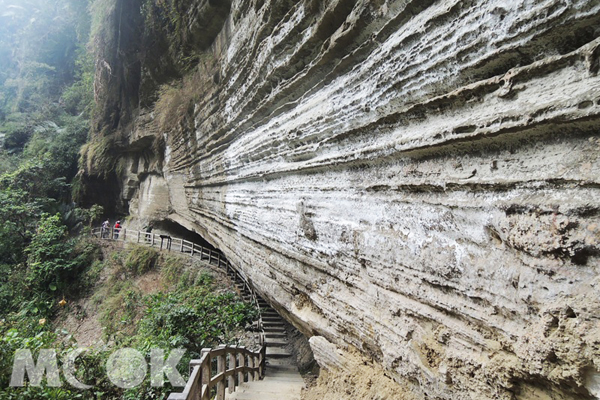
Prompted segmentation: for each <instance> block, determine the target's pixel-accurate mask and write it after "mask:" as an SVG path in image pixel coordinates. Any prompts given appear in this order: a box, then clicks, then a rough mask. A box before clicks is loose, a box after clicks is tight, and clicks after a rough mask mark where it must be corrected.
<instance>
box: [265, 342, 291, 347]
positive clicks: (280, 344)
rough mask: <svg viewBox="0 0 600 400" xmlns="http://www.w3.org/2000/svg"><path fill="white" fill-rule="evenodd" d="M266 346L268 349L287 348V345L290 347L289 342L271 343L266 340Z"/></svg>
mask: <svg viewBox="0 0 600 400" xmlns="http://www.w3.org/2000/svg"><path fill="white" fill-rule="evenodd" d="M266 344H267V347H286V346H287V345H289V342H288V341H287V340H286V341H280V340H278V341H270V340H266Z"/></svg>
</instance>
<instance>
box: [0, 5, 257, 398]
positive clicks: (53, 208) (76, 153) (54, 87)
mask: <svg viewBox="0 0 600 400" xmlns="http://www.w3.org/2000/svg"><path fill="white" fill-rule="evenodd" d="M150 3H152V2H144V4H145V5H146V6H147V5H149V4H150ZM167 3H168V2H167ZM167 3H165V2H156V4H157V7H158V9H157V10H158V11H159V12H163V11H165V10H167V9H169V12H170V13H171V14H172V12H174V11H175V10H174V9H173V8H172V7H171V6H169V5H168V4H167ZM175 3H177V4H179V2H175ZM175 3H173V4H175ZM132 4H133V3H127V2H119V1H116V0H20V1H19V2H16V1H15V2H14V4H13V2H11V1H10V0H8V1H1V0H0V219H1V220H2V224H0V399H100V398H102V399H140V400H142V399H156V398H164V397H165V396H164V395H165V394H166V393H167V392H169V391H170V390H172V388H171V387H169V386H168V385H167V386H165V387H162V388H154V387H151V386H150V383H149V382H148V380H146V381H144V383H143V384H142V385H141V387H137V388H135V389H130V390H124V389H119V388H118V387H116V386H115V385H113V384H112V383H111V382H110V381H109V379H108V377H107V371H106V362H107V359H108V356H109V355H110V353H111V352H112V350H114V349H116V348H123V347H132V348H135V349H138V350H139V351H141V352H142V354H145V355H148V354H149V352H150V350H151V349H152V348H157V347H158V348H161V349H163V350H164V351H165V353H167V354H168V353H169V351H170V350H171V349H175V348H184V349H185V350H186V354H185V356H184V358H183V359H182V361H181V362H180V363H179V365H178V368H180V369H181V372H182V375H184V377H186V378H187V369H188V368H187V363H188V361H189V360H190V359H191V358H197V357H199V356H200V354H199V353H200V350H201V349H202V348H203V347H210V346H214V345H217V344H220V343H235V342H237V340H238V339H237V337H238V335H239V333H240V332H241V330H243V327H244V326H245V325H246V324H247V323H249V322H250V321H251V320H252V319H253V318H254V317H255V310H254V309H253V308H252V307H251V306H249V305H248V304H246V303H243V302H241V301H240V300H239V299H238V298H237V296H236V295H234V294H233V293H232V292H230V291H223V290H222V289H220V288H219V286H218V285H217V283H216V282H215V279H214V276H213V275H212V274H211V273H210V272H208V271H205V270H202V269H200V268H198V266H194V267H193V268H192V267H190V266H189V265H186V263H184V262H182V261H181V259H178V258H176V257H168V256H165V255H162V254H159V253H158V252H156V251H155V250H153V249H148V248H145V247H139V248H135V249H132V250H131V251H130V252H129V253H122V254H121V253H115V252H111V251H109V250H108V249H102V248H101V247H100V246H99V244H97V243H95V242H93V241H92V240H91V239H89V238H85V236H82V235H80V233H81V232H84V231H85V228H86V227H87V228H89V227H91V226H92V225H93V224H94V223H98V222H99V221H100V220H101V219H100V218H101V217H102V216H103V214H104V210H103V209H102V207H100V206H97V205H95V206H93V207H91V208H89V209H83V208H80V207H78V206H77V205H76V204H75V203H74V202H73V199H74V198H76V196H74V194H75V195H76V194H78V193H79V194H82V193H83V192H84V191H85V189H86V186H85V185H84V184H82V181H81V180H80V179H85V178H81V176H82V173H81V172H80V170H81V169H83V170H87V171H95V173H96V176H102V175H104V178H106V177H107V176H108V175H109V174H115V173H118V169H119V168H120V164H119V160H118V151H116V150H118V148H119V145H120V142H119V140H118V135H117V134H116V133H115V132H114V126H112V125H110V124H108V125H110V126H109V127H107V126H108V125H107V124H105V123H104V122H106V121H107V120H109V119H110V118H113V114H114V111H110V110H109V111H107V110H106V109H105V108H106V107H103V106H102V104H104V105H105V104H108V103H109V102H110V101H113V97H115V96H113V95H114V94H115V92H114V91H111V90H112V89H110V90H108V89H107V90H106V91H104V92H103V91H102V90H101V89H99V88H98V86H97V87H96V89H97V90H96V93H94V80H95V78H98V76H95V73H96V69H95V64H96V62H97V63H99V64H98V65H100V66H101V67H100V68H98V71H99V72H98V73H99V74H100V75H102V74H106V73H110V72H111V69H110V68H113V67H114V68H118V67H119V66H118V65H116V63H115V60H109V61H110V62H111V63H112V67H111V65H109V63H108V62H107V61H106V60H105V59H104V58H102V57H99V56H101V55H103V54H109V53H111V54H112V53H113V50H114V49H112V48H111V46H113V45H114V44H115V43H116V41H117V40H116V36H117V31H116V30H115V29H114V28H115V27H117V26H118V25H115V21H116V20H115V15H116V7H121V8H122V9H123V8H125V9H127V7H130V8H131V7H133V8H135V7H134V6H135V5H132ZM182 10H183V8H181V7H179V11H178V12H182ZM155 11H156V10H155ZM130 12H131V9H130ZM171 14H169V15H171ZM90 15H93V18H92V17H90ZM154 15H155V16H157V15H158V14H154ZM173 15H174V14H173ZM148 18H149V17H148ZM172 22H173V23H174V24H178V23H179V20H178V19H174V20H173V21H172ZM119 27H121V26H119ZM123 27H124V25H123ZM156 29H158V28H156ZM175 30H177V29H175ZM91 31H93V36H92V39H90V37H91V36H90V32H91ZM119 32H120V31H119ZM179 45H180V44H178V46H179ZM88 47H89V48H93V49H94V51H93V55H92V54H91V52H90V51H88ZM114 53H116V52H114ZM94 57H99V58H98V59H97V60H94ZM100 77H102V76H100ZM198 79H199V78H198V75H193V74H190V75H189V76H188V77H186V78H184V80H183V81H182V82H183V85H182V87H179V86H177V87H173V88H170V87H168V86H164V87H163V89H162V91H161V94H162V96H161V101H160V102H159V103H158V105H157V107H156V109H157V111H158V112H159V114H160V115H159V120H160V123H161V124H164V125H168V124H170V123H171V122H172V121H170V120H169V119H168V118H169V115H175V116H177V117H179V116H184V115H185V114H186V113H188V112H189V109H190V104H191V100H192V99H193V96H194V95H195V92H193V91H191V90H189V89H184V88H185V87H187V86H193V84H196V83H198V84H200V83H201V82H199V81H194V80H198ZM115 85H116V86H119V84H118V83H116V84H115ZM111 96H113V97H111ZM116 98H120V97H119V96H116ZM94 99H96V101H99V102H101V103H102V102H104V103H102V104H100V107H98V106H97V105H95V104H94ZM99 99H100V100H99ZM111 104H112V103H111ZM99 110H100V111H99ZM101 112H104V113H107V114H106V115H108V116H109V117H110V118H108V117H106V115H103V116H101V117H98V116H97V115H98V114H99V113H101ZM111 113H112V114H111ZM90 121H95V122H97V126H96V127H95V129H96V130H95V131H97V133H101V134H98V135H93V136H91V137H92V138H93V139H91V140H88V137H89V132H90V130H91V125H92V123H91V122H90ZM114 121H118V118H117V117H114ZM100 122H102V123H100ZM163 145H164V144H163V143H161V142H160V141H157V142H156V143H155V146H156V147H160V146H163ZM115 149H116V150H115ZM87 190H90V189H89V187H88V189H87ZM88 194H89V193H88ZM94 196H95V195H93V196H91V197H94ZM149 276H151V277H152V279H150V278H148V277H149ZM149 282H150V283H149ZM149 285H150V286H152V285H154V286H152V287H151V288H150V289H149V288H148V286H149ZM84 303H85V304H88V305H89V307H90V309H91V310H92V311H85V312H84V311H83V309H82V307H81V304H84ZM87 312H90V313H92V312H93V313H94V315H87V314H86V313H87ZM88 319H92V320H95V321H96V323H97V324H98V325H99V327H98V329H97V331H98V332H101V333H102V334H101V335H99V336H102V339H103V340H104V341H105V343H110V346H106V347H101V346H98V347H96V348H94V349H91V350H89V351H87V352H86V353H85V354H84V355H82V356H80V357H79V358H78V359H77V360H78V361H77V365H76V366H77V372H76V377H77V379H79V381H81V382H84V383H85V384H87V385H91V386H93V387H92V388H91V389H88V390H80V389H76V388H74V387H72V386H70V385H69V384H68V383H67V382H66V381H65V380H64V377H63V379H62V384H63V385H62V387H58V388H54V387H48V385H46V384H45V382H44V381H43V382H42V383H43V384H42V386H41V387H35V386H30V385H26V386H25V387H22V388H18V387H9V380H10V377H11V371H12V366H13V358H14V354H15V351H16V350H18V349H30V350H31V351H32V353H33V357H34V359H36V360H37V357H38V354H39V351H40V350H41V349H49V348H52V349H56V351H57V356H58V357H57V360H58V364H59V367H61V366H62V362H63V357H64V356H66V355H67V354H68V353H69V352H70V351H72V350H73V349H74V348H76V343H75V340H74V338H73V337H72V336H71V333H70V332H69V329H71V328H72V327H73V325H69V322H68V321H72V320H75V321H78V322H81V321H88Z"/></svg>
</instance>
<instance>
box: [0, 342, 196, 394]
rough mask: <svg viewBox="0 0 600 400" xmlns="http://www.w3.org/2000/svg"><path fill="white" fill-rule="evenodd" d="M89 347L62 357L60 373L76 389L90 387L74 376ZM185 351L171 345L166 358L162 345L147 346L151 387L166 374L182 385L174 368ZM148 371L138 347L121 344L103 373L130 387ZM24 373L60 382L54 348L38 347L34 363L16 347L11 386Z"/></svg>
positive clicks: (37, 380) (35, 381)
mask: <svg viewBox="0 0 600 400" xmlns="http://www.w3.org/2000/svg"><path fill="white" fill-rule="evenodd" d="M88 350H89V349H88V348H84V347H80V348H77V349H75V350H73V351H71V352H69V353H67V355H66V356H65V357H64V358H63V368H62V369H63V371H62V372H63V376H64V378H65V380H66V381H67V382H68V383H69V384H70V385H72V386H74V387H76V388H78V389H91V388H92V386H90V385H86V384H85V383H82V382H80V381H79V380H78V379H77V378H76V377H75V362H76V360H77V358H78V357H79V356H80V355H81V354H82V353H84V352H86V351H88ZM184 354H185V350H184V349H174V350H172V351H171V353H170V354H169V356H168V357H167V358H166V359H165V352H164V350H162V349H158V348H154V349H151V350H150V382H151V385H152V386H154V387H162V386H163V385H164V383H165V380H164V378H165V376H166V377H167V379H168V381H169V382H170V383H171V385H173V386H175V387H181V386H185V383H186V382H185V381H184V380H183V378H182V377H181V375H180V374H179V372H178V371H177V364H179V361H180V360H181V358H182V357H183V355H184ZM147 373H148V363H147V362H146V358H145V357H144V356H143V355H142V353H140V352H139V351H137V350H135V349H131V348H123V349H119V350H116V351H115V352H113V353H112V354H111V355H110V357H109V358H108V361H107V362H106V374H107V375H108V379H109V380H110V381H111V382H112V384H113V385H115V386H118V387H120V388H122V389H132V388H134V387H136V386H138V385H140V384H141V383H142V382H143V381H144V379H145V378H146V375H147ZM25 375H27V377H28V379H29V385H31V386H40V385H41V383H42V379H43V377H44V375H46V382H47V385H48V386H51V387H59V386H61V380H60V370H59V368H58V362H57V357H56V350H54V349H41V350H40V352H39V356H38V359H37V363H36V362H34V360H33V355H32V354H31V351H30V350H29V349H19V350H17V351H16V352H15V359H14V362H13V369H12V375H11V378H10V386H12V387H20V386H24V385H25Z"/></svg>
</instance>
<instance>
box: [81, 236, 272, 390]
mask: <svg viewBox="0 0 600 400" xmlns="http://www.w3.org/2000/svg"><path fill="white" fill-rule="evenodd" d="M92 235H93V236H95V237H98V238H101V239H106V240H117V241H123V242H132V243H139V244H144V245H146V246H151V247H158V248H159V249H160V250H168V251H179V252H181V253H188V254H190V255H191V256H192V257H200V259H201V260H206V261H207V262H208V263H209V264H213V265H215V264H216V265H217V266H219V267H221V268H224V269H225V272H226V273H227V274H228V275H233V278H234V280H235V281H236V282H237V281H239V282H241V283H242V285H243V286H244V289H245V291H246V292H247V293H248V294H249V295H250V298H251V301H252V303H253V304H254V306H255V307H256V309H257V310H258V319H257V321H256V327H255V329H256V330H257V333H258V341H259V346H260V348H259V349H258V350H257V351H251V350H248V349H246V348H245V347H244V346H239V347H230V346H225V345H221V346H219V347H217V348H216V349H203V350H202V357H201V358H200V359H199V360H192V361H190V378H189V379H188V382H187V384H186V385H185V388H184V389H183V392H181V393H171V394H170V395H169V397H168V400H209V399H213V398H214V399H216V400H223V399H224V398H225V388H226V387H227V388H228V390H229V392H230V393H231V392H233V390H234V389H235V387H236V386H239V385H241V384H242V383H244V382H245V381H252V380H258V379H262V378H263V377H264V370H265V365H266V359H265V355H266V348H267V347H266V344H265V331H264V327H263V321H262V313H261V311H260V304H259V302H258V296H257V294H256V292H255V291H254V288H253V287H252V285H250V283H249V282H248V280H247V279H246V278H245V277H244V276H243V275H242V274H240V273H239V271H238V270H237V269H236V268H234V267H233V265H231V263H230V262H229V261H228V260H227V259H226V258H225V257H224V256H223V255H222V254H221V253H220V252H218V251H215V250H212V249H209V248H206V247H203V246H200V245H197V244H195V243H193V242H190V241H187V240H184V239H179V238H172V237H171V236H168V235H160V234H154V233H150V232H142V231H134V230H127V229H125V228H121V229H115V228H109V229H102V228H94V229H92ZM213 361H216V368H213V364H214V363H213ZM213 369H214V370H215V371H216V372H215V374H214V375H213ZM213 392H215V393H213Z"/></svg>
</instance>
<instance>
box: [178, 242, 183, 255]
mask: <svg viewBox="0 0 600 400" xmlns="http://www.w3.org/2000/svg"><path fill="white" fill-rule="evenodd" d="M179 252H180V253H183V239H181V248H180V249H179Z"/></svg>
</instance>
